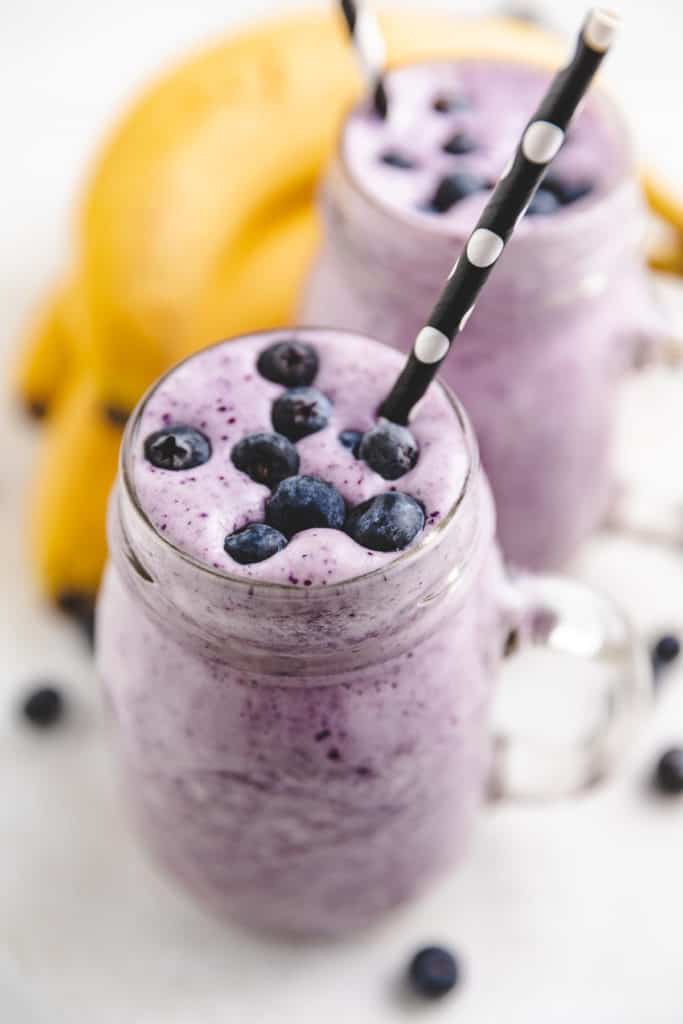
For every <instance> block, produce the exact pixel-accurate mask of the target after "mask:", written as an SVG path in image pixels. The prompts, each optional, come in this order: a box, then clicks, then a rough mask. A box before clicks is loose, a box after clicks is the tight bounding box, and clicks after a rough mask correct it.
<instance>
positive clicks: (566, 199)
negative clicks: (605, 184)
mask: <svg viewBox="0 0 683 1024" xmlns="http://www.w3.org/2000/svg"><path fill="white" fill-rule="evenodd" d="M543 187H544V188H547V189H549V190H550V191H551V192H554V194H555V195H556V197H557V198H558V199H559V201H560V203H561V204H562V205H563V206H566V205H567V204H568V203H575V202H576V201H577V200H578V199H583V198H584V196H587V195H588V194H589V193H590V192H592V191H593V185H592V184H591V183H590V182H589V181H575V182H569V181H564V180H563V179H562V178H558V177H556V176H555V175H554V174H552V175H548V176H547V177H546V178H545V180H544V182H543Z"/></svg>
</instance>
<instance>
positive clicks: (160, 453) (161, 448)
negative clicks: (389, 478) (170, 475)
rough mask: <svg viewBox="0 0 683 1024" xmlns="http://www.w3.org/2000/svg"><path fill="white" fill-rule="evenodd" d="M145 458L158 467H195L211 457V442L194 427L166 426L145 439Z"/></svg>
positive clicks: (183, 468)
mask: <svg viewBox="0 0 683 1024" xmlns="http://www.w3.org/2000/svg"><path fill="white" fill-rule="evenodd" d="M145 458H146V459H147V461H148V462H151V463H152V465H153V466H156V467H157V469H171V470H173V471H175V472H177V471H179V470H185V469H194V468H195V466H201V465H203V463H205V462H208V461H209V459H210V458H211V442H210V441H209V439H208V437H205V436H204V434H202V433H201V431H199V430H195V428H194V427H185V426H174V427H164V428H163V429H162V430H157V431H156V432H155V433H154V434H150V435H149V437H148V438H147V440H146V441H145Z"/></svg>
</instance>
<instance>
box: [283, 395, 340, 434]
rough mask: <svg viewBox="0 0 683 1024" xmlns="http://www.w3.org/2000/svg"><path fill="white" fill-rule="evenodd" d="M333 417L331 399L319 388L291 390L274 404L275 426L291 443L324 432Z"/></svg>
mask: <svg viewBox="0 0 683 1024" xmlns="http://www.w3.org/2000/svg"><path fill="white" fill-rule="evenodd" d="M331 415H332V406H331V404H330V401H329V399H328V398H326V397H325V395H324V394H323V393H322V391H318V390H317V388H290V389H289V391H285V392H284V394H282V395H280V397H279V398H277V399H276V400H275V402H273V414H272V419H273V426H274V427H275V429H276V430H277V432H278V433H279V434H284V435H285V437H288V438H289V440H290V441H299V440H300V439H301V438H302V437H307V436H308V435H309V434H315V433H316V432H317V431H318V430H322V429H323V427H326V426H327V424H328V422H329V419H330V416H331Z"/></svg>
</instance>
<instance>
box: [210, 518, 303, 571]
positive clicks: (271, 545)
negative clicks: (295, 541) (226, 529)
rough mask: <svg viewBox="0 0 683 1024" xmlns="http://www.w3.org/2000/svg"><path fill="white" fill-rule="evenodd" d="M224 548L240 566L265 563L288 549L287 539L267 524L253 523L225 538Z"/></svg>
mask: <svg viewBox="0 0 683 1024" xmlns="http://www.w3.org/2000/svg"><path fill="white" fill-rule="evenodd" d="M223 547H224V548H225V550H226V553H227V554H228V555H230V557H231V558H232V559H234V560H235V561H236V562H239V564H240V565H252V564H253V563H254V562H265V560H266V558H272V556H273V555H276V554H277V553H278V551H282V549H283V548H286V547H287V538H286V537H283V536H282V534H281V533H280V532H279V531H278V530H274V529H273V527H272V526H266V524H265V523H251V524H250V525H249V526H245V527H244V529H242V530H238V531H237V532H236V533H231V534H229V535H228V536H227V537H226V538H225V542H224V544H223Z"/></svg>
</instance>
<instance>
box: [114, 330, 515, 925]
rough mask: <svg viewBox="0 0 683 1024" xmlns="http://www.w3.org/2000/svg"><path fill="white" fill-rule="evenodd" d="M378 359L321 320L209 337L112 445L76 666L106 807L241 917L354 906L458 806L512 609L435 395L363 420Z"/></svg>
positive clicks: (488, 520)
mask: <svg viewBox="0 0 683 1024" xmlns="http://www.w3.org/2000/svg"><path fill="white" fill-rule="evenodd" d="M401 364H402V357H401V356H400V355H399V354H398V353H397V352H395V351H393V350H391V349H388V348H386V347H384V346H381V345H379V344H377V343H375V342H372V341H370V340H369V339H367V338H364V337H359V336H356V335H353V334H348V333H345V332H334V331H325V330H322V331H321V330H310V331H287V332H284V331H283V332H273V333H270V334H265V335H259V336H255V337H251V338H247V339H238V340H236V341H232V342H226V343H224V344H221V345H219V346H216V347H214V348H211V349H208V350H206V351H205V352H202V353H200V354H198V355H197V356H194V357H192V358H191V359H189V360H188V361H186V362H185V363H183V364H181V365H180V366H179V367H177V368H176V369H174V370H172V371H171V372H170V373H169V374H168V375H167V376H166V377H165V378H163V379H162V380H161V381H160V382H159V384H158V385H157V386H156V387H155V388H154V390H153V391H152V392H151V394H150V395H149V396H148V397H147V398H146V399H145V400H144V401H143V403H142V405H141V407H140V409H139V411H138V412H137V413H136V414H135V416H134V418H133V421H132V422H131V425H130V427H129V431H128V434H127V439H126V442H125V445H124V453H123V477H122V479H121V480H120V481H119V484H118V487H117V489H116V491H115V492H114V495H113V498H112V504H111V511H110V551H111V562H110V565H109V567H108V570H107V573H106V577H105V581H104V585H103V590H102V595H101V599H100V604H99V611H98V665H99V670H100V673H101V676H102V678H103V681H104V685H105V688H106V691H107V693H108V695H109V698H110V700H111V704H112V706H113V709H114V712H115V716H116V719H117V722H118V736H119V746H120V751H121V757H122V761H123V764H124V766H125V773H126V776H127V778H128V781H129V787H128V788H129V793H130V800H131V802H132V804H133V806H134V808H135V810H136V812H137V817H138V819H139V822H140V827H141V829H142V831H143V833H144V834H145V836H146V837H147V839H148V841H149V844H150V845H151V847H152V849H153V850H154V851H155V853H156V855H157V856H158V858H159V859H160V860H161V861H162V862H163V863H164V864H165V865H166V866H167V868H168V869H169V870H170V871H171V872H172V873H173V874H174V875H175V876H176V878H178V879H179V880H180V881H181V882H182V883H183V884H184V885H186V886H187V887H188V888H189V889H190V890H191V891H192V892H194V893H195V894H196V895H197V896H198V897H199V898H201V899H203V901H204V902H205V903H206V904H207V905H208V906H209V907H211V908H212V909H213V910H214V911H215V912H217V913H219V914H222V915H225V916H226V917H230V918H235V919H237V920H240V921H242V922H243V923H245V924H248V925H251V926H257V927H262V928H268V929H276V930H278V931H285V932H293V933H300V934H338V933H341V932H344V931H348V930H349V929H353V928H356V927H360V926H362V925H365V924H368V923H370V922H371V921H373V920H374V919H375V918H376V917H377V915H379V914H380V913H381V912H383V911H385V910H387V909H388V908H390V907H392V906H394V905H396V904H397V903H399V902H401V901H402V900H404V899H406V898H408V897H410V896H412V895H413V894H414V893H416V892H417V891H419V890H420V889H421V888H422V887H423V886H424V885H425V884H426V883H427V882H428V881H429V880H430V879H431V878H432V877H433V876H434V875H435V874H436V873H438V872H439V871H440V870H442V869H444V868H445V867H446V866H448V865H450V864H451V863H452V862H453V860H454V859H455V858H456V857H457V856H458V855H459V854H460V852H461V849H462V846H463V844H464V841H465V839H466V836H467V833H468V831H469V828H470V825H471V822H472V818H473V816H474V814H475V812H476V809H477V807H478V805H479V803H480V801H481V796H482V791H483V787H484V784H485V779H486V775H487V770H488V764H489V756H490V749H489V738H488V713H489V703H490V698H491V693H492V689H493V685H494V682H495V676H496V670H497V667H498V663H499V659H500V656H501V651H502V648H503V645H504V640H505V636H506V635H507V632H508V630H509V628H510V627H511V625H512V624H513V621H514V615H515V613H514V610H513V606H512V603H511V602H510V594H509V588H508V584H507V583H506V580H505V578H504V575H503V572H502V569H501V564H500V558H499V555H498V551H497V548H496V546H495V543H494V540H493V534H494V515H493V508H492V502H491V498H490V494H489V491H488V488H487V485H486V481H485V478H484V477H483V475H482V474H481V473H480V471H479V468H478V464H477V453H476V444H475V443H474V442H473V440H472V438H471V436H470V435H469V433H468V429H469V428H468V427H467V425H466V422H465V421H464V420H463V419H462V417H461V414H460V413H459V411H458V408H457V406H456V405H455V404H454V403H453V401H452V399H451V398H450V396H449V395H448V394H447V392H445V391H444V390H443V389H442V388H441V387H440V386H439V385H434V386H433V387H432V388H430V390H429V392H428V394H427V396H426V397H425V400H424V401H423V402H422V403H421V404H420V406H419V408H418V409H417V410H416V411H415V415H414V416H413V418H412V420H411V423H410V436H406V435H404V434H399V435H395V434H394V433H393V432H392V430H391V428H390V429H389V430H388V431H387V432H385V433H383V432H382V430H380V431H379V433H377V424H376V410H377V407H378V406H379V404H380V402H381V400H382V398H383V397H384V396H385V394H386V392H387V390H388V388H389V387H390V385H391V383H392V381H393V380H394V378H395V376H396V375H397V373H398V372H399V370H400V368H401ZM292 388H294V392H295V393H294V394H293V395H292ZM301 389H305V390H306V394H302V393H301ZM311 392H313V393H311ZM275 423H276V424H277V426H278V427H280V428H281V429H280V431H276V430H275V429H274V425H275ZM380 426H381V424H380ZM274 435H277V438H279V440H276V441H273V436H274ZM366 460H367V461H366ZM372 466H374V467H375V468H374V469H373V468H372ZM240 467H241V468H240ZM292 470H294V473H293V474H292V475H287V474H288V473H290V471H292ZM377 470H379V472H378V471H377ZM302 481H303V483H302ZM382 496H384V497H382ZM387 496H388V497H387ZM377 502H379V504H377ZM321 524H322V525H321ZM245 534H246V537H245ZM272 534H278V536H279V540H278V539H275V540H274V539H273V536H272ZM235 538H237V539H236V540H235Z"/></svg>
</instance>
